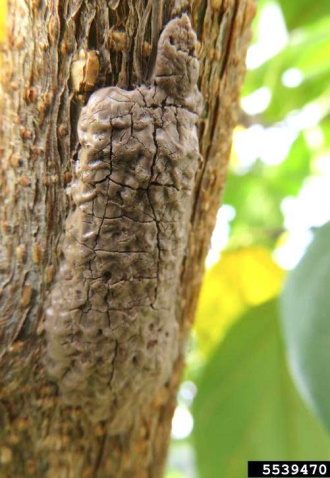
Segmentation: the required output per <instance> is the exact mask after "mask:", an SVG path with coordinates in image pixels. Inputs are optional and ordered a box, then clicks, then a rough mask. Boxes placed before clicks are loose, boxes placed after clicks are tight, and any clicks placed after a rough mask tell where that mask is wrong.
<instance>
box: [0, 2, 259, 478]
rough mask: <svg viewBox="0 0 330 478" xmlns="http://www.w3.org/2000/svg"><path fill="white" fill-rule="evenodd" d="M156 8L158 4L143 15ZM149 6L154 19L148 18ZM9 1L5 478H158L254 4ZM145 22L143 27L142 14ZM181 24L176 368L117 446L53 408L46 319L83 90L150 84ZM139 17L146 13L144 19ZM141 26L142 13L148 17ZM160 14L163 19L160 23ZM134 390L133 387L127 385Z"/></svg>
mask: <svg viewBox="0 0 330 478" xmlns="http://www.w3.org/2000/svg"><path fill="white" fill-rule="evenodd" d="M153 4H154V5H153ZM152 5H153V8H151V7H152ZM159 5H160V3H158V2H151V1H150V2H145V1H144V0H135V1H133V0H125V1H121V2H118V1H106V0H95V1H88V0H64V1H60V0H47V1H46V0H30V1H28V2H25V1H23V0H11V1H10V12H9V25H8V30H9V34H8V51H7V53H6V55H5V62H4V68H3V82H2V84H3V90H4V91H3V94H2V103H3V107H2V112H3V113H2V119H1V129H2V136H3V139H2V145H3V146H2V152H3V154H2V159H1V167H0V184H1V190H0V194H1V210H0V226H1V250H0V278H1V283H0V307H1V309H0V310H1V315H0V341H1V349H0V350H1V352H0V357H1V362H0V383H1V387H0V470H1V473H0V474H1V476H2V477H7V476H8V477H12V476H19V477H26V476H33V477H36V478H37V477H54V478H57V477H68V478H69V477H72V478H75V477H78V476H82V477H126V476H127V477H132V476H134V477H158V476H161V473H162V469H163V465H164V460H165V457H166V450H167V446H168V440H169V431H170V422H171V416H172V413H173V410H174V406H175V395H176V390H177V386H178V384H179V380H180V373H181V369H182V364H183V354H184V344H185V341H186V337H187V333H188V331H189V329H190V326H191V323H192V320H193V315H194V310H195V305H196V297H197V295H198V290H199V286H200V281H201V275H202V271H203V262H204V257H205V254H206V252H207V247H208V243H209V237H210V234H211V231H212V227H213V224H214V218H215V213H216V210H217V207H218V204H219V196H220V194H221V190H222V187H223V184H224V177H225V170H226V163H227V160H228V155H229V148H230V139H231V131H232V128H233V125H234V123H235V116H236V110H237V98H238V92H239V87H240V85H241V82H242V77H243V73H244V58H245V52H246V47H247V43H248V40H249V25H250V22H251V19H252V17H253V13H254V5H253V2H252V0H251V1H250V0H209V1H206V0H196V1H195V2H193V3H192V4H191V3H190V2H184V1H181V2H174V1H173V0H170V1H165V2H164V9H163V11H161V9H159ZM149 10H150V15H149V14H148V12H149ZM182 11H188V12H189V13H190V15H191V18H192V23H193V26H194V28H195V30H196V32H197V36H198V39H199V42H200V44H199V51H198V55H199V58H200V63H201V73H200V80H199V85H200V90H201V92H202V94H203V97H204V102H205V108H204V112H203V116H202V119H201V121H200V125H199V127H200V150H201V153H202V156H203V163H201V165H200V169H199V172H198V175H197V183H196V187H195V189H194V204H193V213H192V215H191V220H190V226H191V227H190V234H189V240H188V247H187V251H186V256H185V261H184V263H183V266H182V268H181V270H180V271H178V274H179V276H180V285H179V289H180V294H179V296H178V300H177V303H176V309H177V315H176V316H177V320H178V323H179V335H178V339H177V342H178V343H177V347H178V350H179V354H178V358H177V360H176V363H175V365H174V369H173V373H172V377H171V379H170V380H169V381H168V382H167V383H166V384H165V385H164V386H162V387H161V389H159V390H158V391H157V393H156V394H155V395H154V396H152V397H151V398H150V400H151V401H150V403H146V406H145V408H144V409H142V408H141V409H140V413H137V414H136V417H135V420H134V421H133V423H132V424H131V426H130V429H129V430H128V431H127V430H126V431H125V433H122V434H119V433H118V434H117V435H113V432H112V431H111V420H103V421H101V422H97V423H94V424H93V423H92V422H91V421H90V419H89V415H90V410H88V411H87V410H86V409H85V408H84V407H78V406H77V407H73V406H71V407H69V406H68V405H66V404H65V403H63V400H62V397H61V394H59V392H58V389H57V386H56V384H55V383H53V382H51V381H50V380H49V376H48V374H47V372H46V370H45V368H44V356H45V353H46V351H45V350H46V349H45V334H44V312H45V303H46V300H47V297H48V296H49V293H50V289H51V286H52V283H53V281H54V277H55V273H56V271H57V269H58V266H59V262H60V256H59V255H60V252H61V238H62V235H63V231H64V224H65V218H66V216H67V215H68V213H69V212H70V210H71V209H72V207H73V204H72V202H71V200H70V198H68V197H67V195H66V193H65V188H66V186H67V185H68V184H69V183H70V181H71V178H72V170H73V160H74V158H75V154H76V150H77V144H78V139H77V121H78V116H79V114H80V111H81V107H82V105H83V104H85V103H86V100H87V98H88V96H89V93H90V92H91V91H94V90H96V89H98V88H101V87H103V86H109V85H117V86H119V87H121V88H123V89H131V88H133V87H134V86H135V84H140V83H143V82H148V81H150V77H151V73H152V71H153V66H154V63H155V58H156V54H157V41H158V37H159V33H160V30H161V29H162V27H163V25H165V24H166V23H168V21H169V20H170V19H171V18H173V17H175V16H176V15H178V14H180V13H181V12H182ZM145 12H147V13H145ZM144 13H145V14H144ZM160 14H161V15H160ZM132 380H134V377H132Z"/></svg>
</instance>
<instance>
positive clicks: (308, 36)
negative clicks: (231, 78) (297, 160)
mask: <svg viewBox="0 0 330 478" xmlns="http://www.w3.org/2000/svg"><path fill="white" fill-rule="evenodd" d="M289 3H296V2H289ZM329 30H330V16H329V17H325V18H323V19H322V20H321V21H319V22H318V23H317V24H314V25H310V26H308V27H306V28H304V29H300V30H299V31H295V32H293V33H292V34H291V36H290V38H289V43H288V45H287V46H286V48H284V49H283V50H282V51H281V52H280V53H278V54H277V55H276V56H274V57H273V58H271V59H270V60H268V61H267V62H266V63H264V64H263V65H261V66H260V67H259V68H257V69H255V70H253V71H249V73H248V75H247V77H246V81H245V84H244V89H243V95H247V94H250V93H252V92H253V91H255V90H257V89H258V88H261V87H268V88H269V89H270V90H271V92H272V100H271V102H270V105H269V106H268V108H267V109H266V111H265V112H264V113H263V115H262V116H263V118H264V119H265V120H267V121H271V122H275V121H280V120H282V119H283V118H284V117H285V116H286V115H287V114H288V113H289V112H290V111H292V110H296V109H300V108H302V107H303V106H304V105H305V104H306V103H308V102H312V101H314V100H316V99H317V98H318V97H319V96H321V95H323V94H325V92H326V91H327V89H328V88H329V76H330V62H329V51H330V36H329ZM292 68H295V69H297V70H298V71H300V72H301V74H302V82H301V84H299V85H297V86H296V87H295V88H289V87H287V86H285V84H283V82H282V78H283V74H284V73H285V72H286V71H288V70H290V69H292Z"/></svg>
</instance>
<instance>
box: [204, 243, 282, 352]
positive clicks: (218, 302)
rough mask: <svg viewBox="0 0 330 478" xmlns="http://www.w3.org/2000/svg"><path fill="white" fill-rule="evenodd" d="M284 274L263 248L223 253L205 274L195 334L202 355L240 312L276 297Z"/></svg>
mask: <svg viewBox="0 0 330 478" xmlns="http://www.w3.org/2000/svg"><path fill="white" fill-rule="evenodd" d="M283 274H284V273H283V271H282V270H281V269H280V268H279V267H278V266H277V265H276V264H275V263H274V262H273V261H272V258H271V255H270V252H269V251H267V249H265V248H262V247H247V248H241V249H237V250H233V251H227V252H225V253H223V255H222V257H221V260H220V261H219V262H218V264H216V265H215V266H214V267H213V268H212V269H211V270H209V271H208V272H207V273H206V276H205V280H204V283H203V287H202V291H201V295H200V300H199V305H198V310H197V316H196V323H195V331H196V333H197V338H198V343H199V347H200V349H201V351H202V352H203V353H204V354H207V353H209V352H210V351H211V350H212V348H213V347H214V346H215V345H216V344H217V343H218V341H219V339H220V338H221V337H222V336H223V334H224V333H225V331H226V330H227V328H228V326H229V325H230V324H231V323H232V322H233V320H234V319H235V318H236V317H237V316H239V315H240V314H241V313H242V311H244V310H245V309H246V308H249V307H251V306H255V305H258V304H261V303H263V302H266V301H267V300H269V299H270V298H272V297H274V296H276V295H277V294H278V292H279V289H280V287H281V284H282V281H283Z"/></svg>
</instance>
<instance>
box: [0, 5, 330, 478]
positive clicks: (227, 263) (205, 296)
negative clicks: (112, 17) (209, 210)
mask: <svg viewBox="0 0 330 478" xmlns="http://www.w3.org/2000/svg"><path fill="white" fill-rule="evenodd" d="M257 3H258V9H257V16H256V19H255V22H254V35H253V40H252V43H251V46H250V48H249V51H248V56H247V75H246V81H245V84H244V88H243V91H242V98H241V114H240V121H239V125H238V127H237V128H236V130H235V132H234V138H233V149H232V157H231V161H230V167H229V172H228V180H227V186H226V190H225V195H224V200H223V205H222V207H221V208H220V210H219V213H218V218H217V224H216V228H215V231H214V234H213V237H212V244H211V248H210V252H209V255H208V257H207V261H206V275H205V279H204V283H203V288H202V292H201V296H200V301H199V307H198V313H197V318H196V323H195V327H194V331H193V336H192V339H191V342H190V344H189V345H188V348H189V351H188V359H187V367H186V372H185V377H184V381H183V383H182V386H181V388H180V392H179V396H178V406H177V409H176V411H175V415H174V418H173V426H172V445H171V451H170V456H169V461H168V468H167V475H166V477H167V478H218V477H219V476H221V477H222V478H245V477H246V462H247V460H258V459H259V460H265V459H266V460H289V459H292V460H299V459H300V460H308V459H311V460H318V459H319V460H330V435H329V434H328V433H327V432H326V431H325V429H324V427H323V425H322V423H321V421H319V420H318V419H317V418H316V417H315V416H314V415H313V414H312V413H311V412H310V411H309V410H308V409H307V406H306V405H305V403H304V402H303V401H302V399H301V398H300V395H299V394H298V392H297V391H296V388H295V386H294V384H293V380H292V378H291V376H290V374H289V372H288V366H287V362H286V359H285V351H284V348H285V346H284V343H283V342H284V341H283V338H282V335H283V332H282V330H281V328H280V321H279V315H280V308H279V306H278V304H279V295H280V294H281V290H282V287H283V282H284V280H285V277H286V274H287V271H288V270H290V269H293V268H295V266H296V265H297V263H298V262H299V260H300V259H301V257H302V256H303V255H304V253H305V251H306V248H307V246H308V245H309V243H310V242H311V240H312V237H313V228H315V227H318V226H322V225H323V224H325V223H327V222H328V221H329V220H330V209H329V204H330V187H329V181H330V94H329V93H330V91H329V90H330V81H329V80H330V33H329V32H330V8H329V0H318V1H314V2H312V1H310V0H290V1H288V0H258V2H257ZM5 9H6V0H0V43H1V41H2V40H3V38H4V36H5ZM328 234H329V236H328V237H327V238H326V241H323V243H324V242H326V243H330V233H328ZM306 274H307V275H308V270H307V271H304V275H303V277H305V276H306ZM329 280H330V278H329ZM306 281H307V282H308V278H307V279H306ZM301 282H304V280H303V279H302V280H301ZM329 309H330V306H329ZM329 361H330V357H329ZM328 395H329V394H327V396H328Z"/></svg>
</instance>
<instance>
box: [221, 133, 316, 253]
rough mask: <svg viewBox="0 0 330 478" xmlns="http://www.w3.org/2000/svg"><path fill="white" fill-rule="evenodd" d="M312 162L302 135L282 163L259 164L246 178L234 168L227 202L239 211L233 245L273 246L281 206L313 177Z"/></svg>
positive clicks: (277, 230) (280, 218) (281, 223)
mask: <svg viewBox="0 0 330 478" xmlns="http://www.w3.org/2000/svg"><path fill="white" fill-rule="evenodd" d="M311 160H312V154H311V152H310V150H309V147H308V145H307V143H306V140H305V138H304V136H303V134H300V135H299V136H298V138H297V139H296V141H295V142H294V143H293V145H292V147H291V149H290V151H289V154H288V156H287V157H286V159H285V160H284V161H283V162H282V163H280V164H278V165H266V164H264V163H261V162H260V161H257V162H256V163H255V164H254V165H253V166H252V167H251V168H250V169H249V170H248V171H247V173H245V174H243V175H242V174H237V173H236V174H235V172H234V171H235V170H234V168H232V169H231V170H230V173H229V176H228V180H227V184H226V187H225V196H224V202H225V203H226V204H230V205H231V206H233V207H234V208H235V211H236V215H235V218H234V220H233V221H232V223H231V224H232V228H233V229H232V240H233V241H234V242H235V241H236V242H240V241H241V240H247V241H250V242H252V243H258V244H265V245H268V246H270V247H273V246H274V244H275V242H276V239H277V237H278V232H279V229H280V228H281V227H282V225H283V217H282V211H281V202H282V200H283V198H284V197H286V196H295V195H297V194H298V192H299V190H300V188H301V186H302V184H303V181H304V179H305V178H306V177H307V176H308V174H310V171H311ZM238 161H239V160H237V159H236V164H237V163H238ZM234 167H235V165H234ZM245 238H246V239H245Z"/></svg>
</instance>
